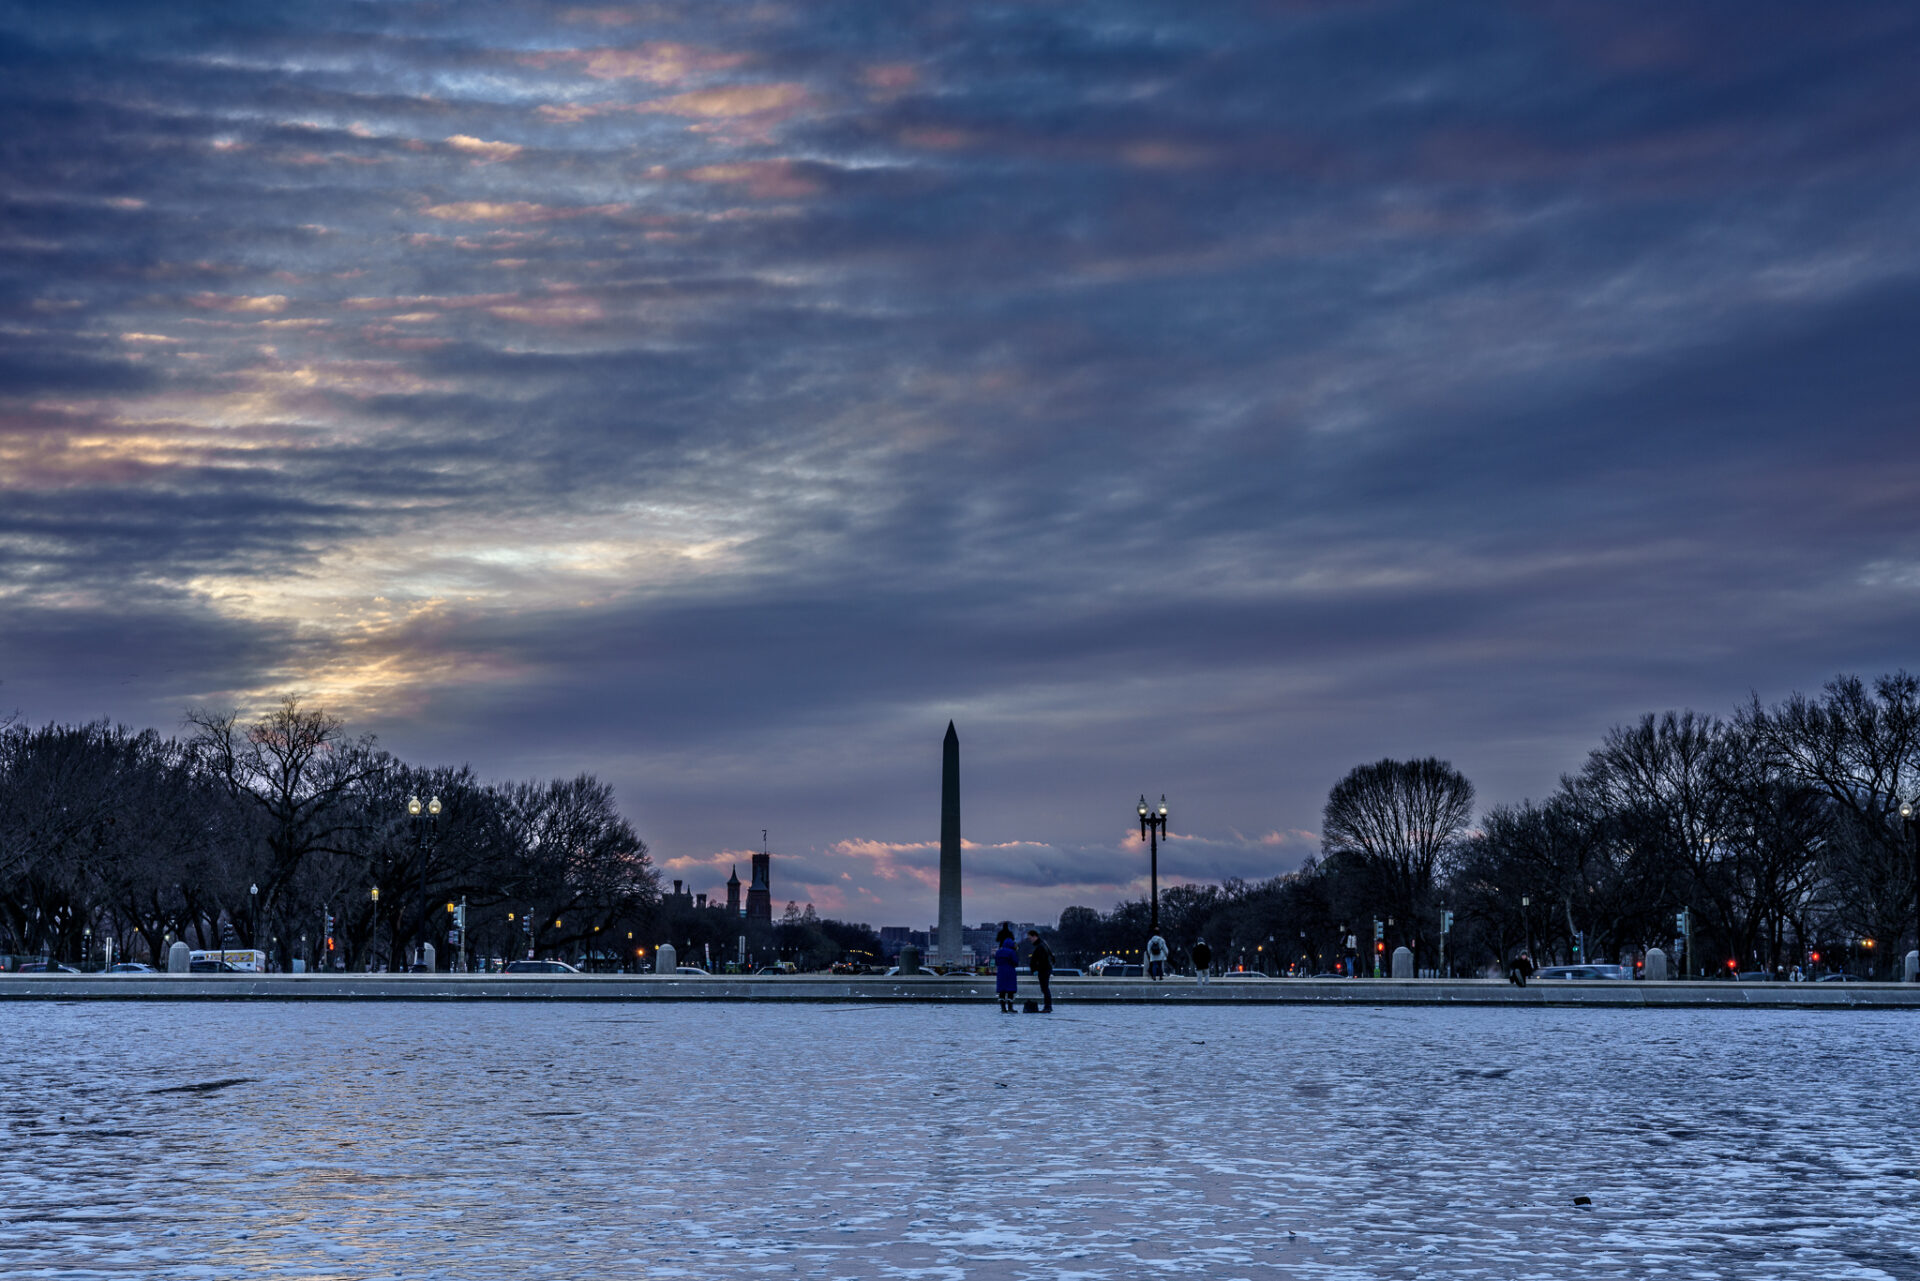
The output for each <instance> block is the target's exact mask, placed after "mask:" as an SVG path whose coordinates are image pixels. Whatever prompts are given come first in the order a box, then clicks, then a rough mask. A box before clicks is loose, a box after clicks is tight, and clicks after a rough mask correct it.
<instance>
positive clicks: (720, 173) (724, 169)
mask: <svg viewBox="0 0 1920 1281" xmlns="http://www.w3.org/2000/svg"><path fill="white" fill-rule="evenodd" d="M687 177H689V178H691V179H693V180H694V181H695V182H718V183H729V184H737V185H740V186H744V187H745V188H746V189H747V193H748V194H749V195H752V196H757V197H759V198H761V199H763V200H793V199H798V198H799V197H801V196H812V195H817V194H818V193H819V191H820V184H819V183H818V182H817V181H815V180H814V179H813V178H811V177H809V176H807V174H806V173H805V172H803V171H802V170H801V169H800V167H799V166H798V165H796V164H794V163H793V161H791V160H751V161H743V162H741V163H738V164H723V165H701V166H700V167H699V168H698V169H689V170H688V171H687Z"/></svg>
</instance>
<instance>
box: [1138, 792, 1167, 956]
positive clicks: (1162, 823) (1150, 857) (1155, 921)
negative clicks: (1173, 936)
mask: <svg viewBox="0 0 1920 1281" xmlns="http://www.w3.org/2000/svg"><path fill="white" fill-rule="evenodd" d="M1166 834H1167V798H1166V795H1165V794H1164V793H1163V794H1162V795H1161V797H1160V808H1159V809H1158V810H1155V809H1153V808H1152V807H1150V806H1149V805H1148V804H1147V797H1146V794H1145V793H1144V792H1143V793H1141V795H1140V839H1141V840H1143V841H1146V842H1147V877H1148V881H1147V883H1148V886H1149V888H1150V889H1151V892H1152V922H1151V924H1150V925H1149V927H1148V932H1149V934H1158V933H1159V932H1160V838H1161V837H1163V836H1165V835H1166Z"/></svg>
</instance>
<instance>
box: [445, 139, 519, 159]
mask: <svg viewBox="0 0 1920 1281" xmlns="http://www.w3.org/2000/svg"><path fill="white" fill-rule="evenodd" d="M447 145H448V146H449V147H452V148H453V149H454V150H455V151H464V152H466V153H467V154H468V155H471V156H477V157H478V158H479V159H481V160H482V161H489V162H491V161H498V160H511V159H513V158H514V157H515V156H517V155H519V154H520V152H521V150H522V148H521V147H520V145H519V144H518V143H513V142H488V141H486V140H485V139H483V138H475V137H472V136H471V135H469V134H464V133H456V134H454V135H453V137H451V138H449V139H447Z"/></svg>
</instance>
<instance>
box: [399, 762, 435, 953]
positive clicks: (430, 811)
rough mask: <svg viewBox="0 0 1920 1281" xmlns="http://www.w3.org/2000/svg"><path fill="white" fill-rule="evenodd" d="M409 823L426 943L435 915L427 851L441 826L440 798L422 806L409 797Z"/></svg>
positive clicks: (421, 920) (423, 939)
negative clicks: (430, 898)
mask: <svg viewBox="0 0 1920 1281" xmlns="http://www.w3.org/2000/svg"><path fill="white" fill-rule="evenodd" d="M423 810H424V812H423ZM407 822H408V823H409V824H411V825H412V827H413V854H414V857H415V858H416V859H418V860H419V861H420V941H421V942H422V943H425V942H426V941H427V921H428V920H429V919H430V918H431V917H432V914H433V907H432V905H431V904H430V903H428V901H427V851H428V850H429V849H430V848H431V847H432V845H433V833H434V829H435V828H436V827H438V826H439V824H440V798H439V797H438V796H436V797H433V798H432V799H431V800H429V801H428V802H427V803H426V805H425V806H422V805H421V804H420V798H419V797H418V796H409V797H407ZM423 955H424V953H423Z"/></svg>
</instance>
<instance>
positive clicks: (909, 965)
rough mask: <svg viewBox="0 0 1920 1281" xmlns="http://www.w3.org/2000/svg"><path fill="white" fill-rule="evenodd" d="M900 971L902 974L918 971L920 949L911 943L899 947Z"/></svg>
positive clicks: (916, 972)
mask: <svg viewBox="0 0 1920 1281" xmlns="http://www.w3.org/2000/svg"><path fill="white" fill-rule="evenodd" d="M900 972H901V973H902V974H918V973H919V972H920V949H919V948H917V947H915V946H914V945H913V944H911V943H909V944H907V945H906V946H905V947H903V948H901V949H900Z"/></svg>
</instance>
